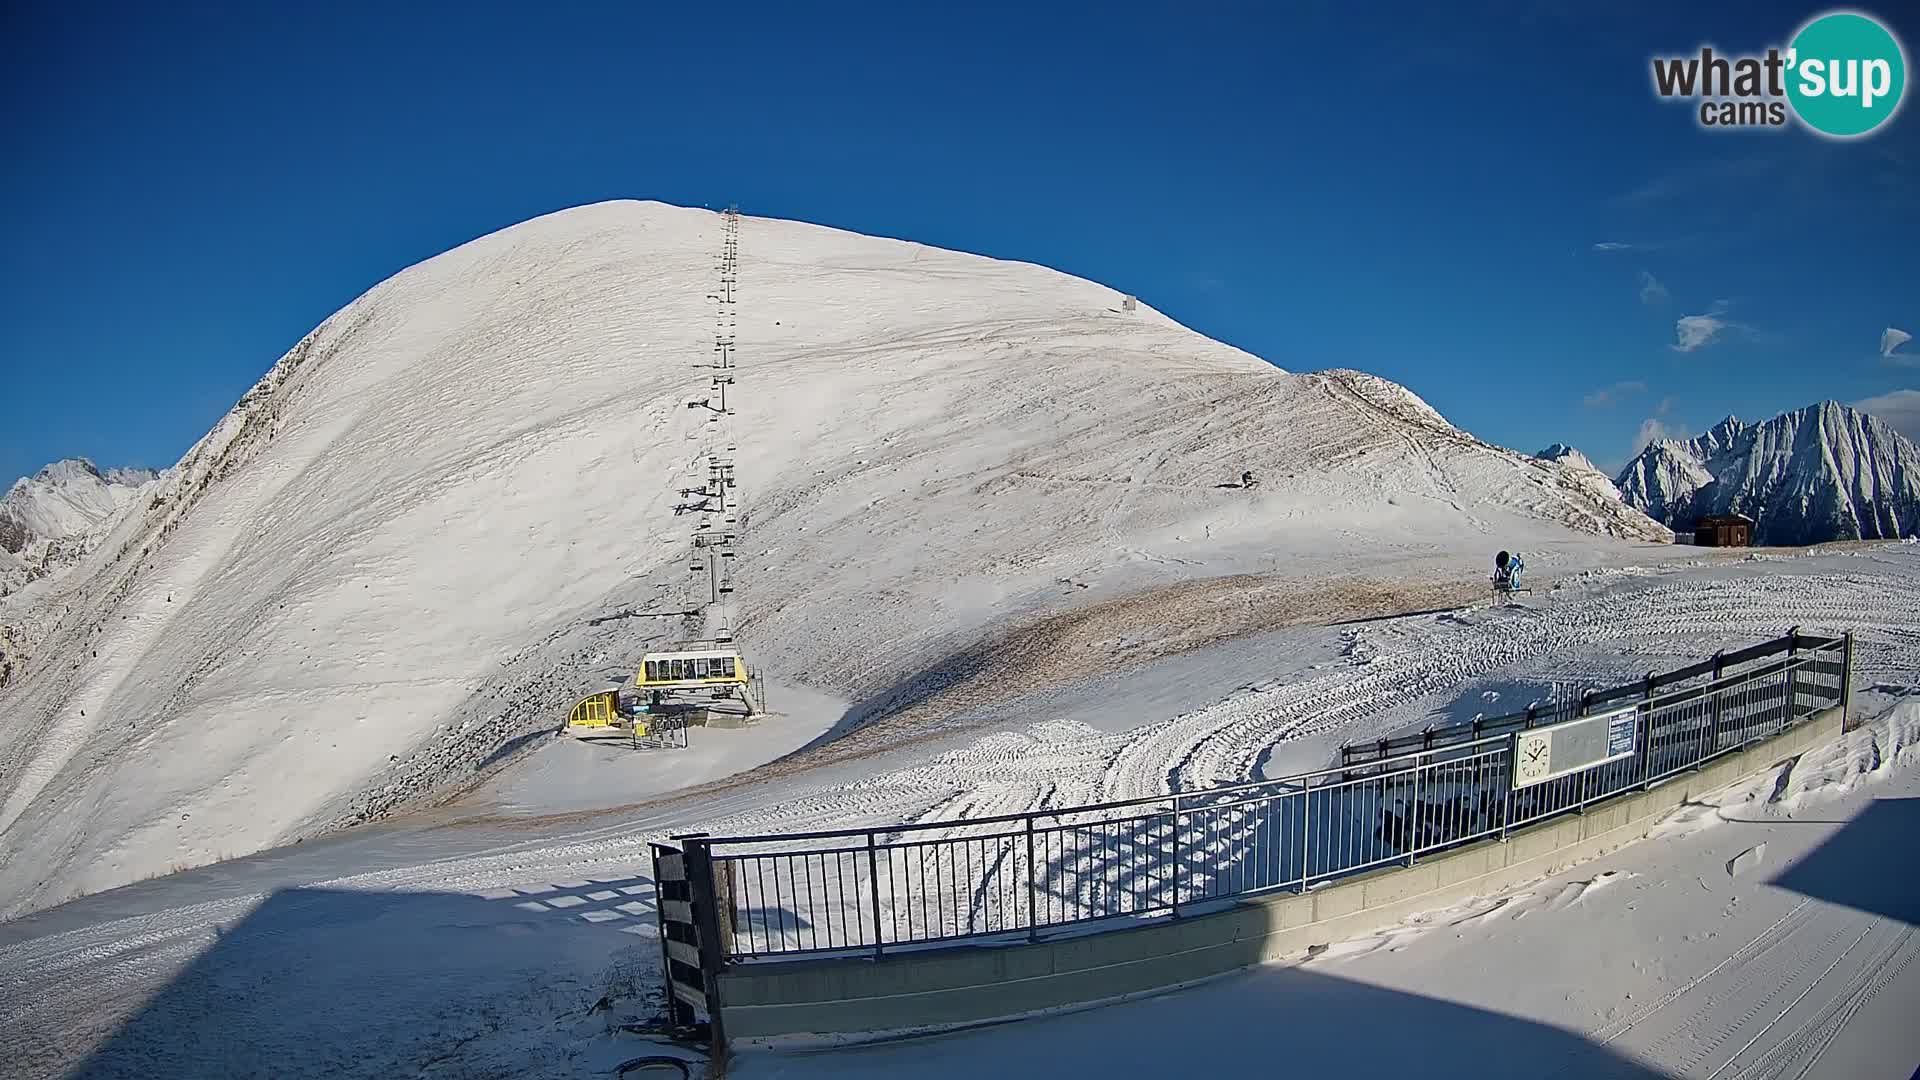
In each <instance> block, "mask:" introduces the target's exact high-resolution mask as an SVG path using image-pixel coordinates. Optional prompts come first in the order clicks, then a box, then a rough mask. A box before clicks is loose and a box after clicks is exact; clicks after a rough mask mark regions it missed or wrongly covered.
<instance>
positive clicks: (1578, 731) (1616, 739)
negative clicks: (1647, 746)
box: [1513, 704, 1640, 789]
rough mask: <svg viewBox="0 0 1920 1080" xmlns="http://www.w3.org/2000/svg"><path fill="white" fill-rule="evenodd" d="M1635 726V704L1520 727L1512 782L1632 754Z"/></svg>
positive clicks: (1539, 779)
mask: <svg viewBox="0 0 1920 1080" xmlns="http://www.w3.org/2000/svg"><path fill="white" fill-rule="evenodd" d="M1639 730H1640V706H1639V705H1637V704H1636V705H1624V706H1621V707H1620V708H1618V709H1609V710H1607V711H1606V712H1603V713H1594V714H1593V715H1592V716H1582V717H1579V718H1577V719H1574V720H1568V721H1566V722H1564V723H1559V724H1552V725H1549V726H1547V727H1537V728H1530V729H1528V730H1526V731H1522V732H1520V733H1518V734H1516V735H1515V736H1514V737H1513V786H1514V787H1515V788H1516V789H1518V788H1524V787H1532V786H1533V785H1535V784H1543V783H1545V782H1547V781H1548V780H1554V779H1558V778H1559V777H1562V776H1571V775H1572V774H1574V773H1577V772H1580V771H1582V770H1585V769H1591V768H1593V767H1594V766H1595V765H1605V764H1606V763H1607V762H1609V761H1619V760H1620V759H1621V758H1628V757H1632V756H1633V753H1634V750H1635V749H1636V744H1637V741H1638V734H1639Z"/></svg>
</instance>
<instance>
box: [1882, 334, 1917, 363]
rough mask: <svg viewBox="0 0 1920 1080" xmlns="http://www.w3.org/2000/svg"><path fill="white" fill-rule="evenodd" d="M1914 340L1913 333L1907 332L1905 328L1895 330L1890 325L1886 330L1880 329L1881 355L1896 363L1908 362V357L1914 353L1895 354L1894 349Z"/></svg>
mask: <svg viewBox="0 0 1920 1080" xmlns="http://www.w3.org/2000/svg"><path fill="white" fill-rule="evenodd" d="M1912 340H1913V335H1912V334H1909V333H1907V332H1906V331H1905V330H1895V329H1894V328H1893V327H1891V326H1889V327H1887V328H1886V329H1885V330H1882V331H1880V355H1881V356H1884V357H1886V358H1887V359H1889V360H1892V361H1893V362H1894V363H1896V364H1904V363H1907V362H1908V358H1909V357H1910V356H1912V354H1911V353H1901V354H1900V355H1899V356H1895V355H1894V350H1896V349H1898V348H1899V347H1900V346H1902V345H1905V344H1906V343H1907V342H1909V341H1912Z"/></svg>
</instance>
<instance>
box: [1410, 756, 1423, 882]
mask: <svg viewBox="0 0 1920 1080" xmlns="http://www.w3.org/2000/svg"><path fill="white" fill-rule="evenodd" d="M1426 767H1427V766H1426V762H1425V761H1421V762H1420V763H1418V764H1416V765H1415V766H1414V767H1413V805H1412V806H1410V807H1408V808H1407V809H1408V814H1407V865H1408V866H1412V865H1413V852H1414V849H1415V848H1418V847H1419V846H1420V773H1421V771H1422V770H1423V769H1425V768H1426Z"/></svg>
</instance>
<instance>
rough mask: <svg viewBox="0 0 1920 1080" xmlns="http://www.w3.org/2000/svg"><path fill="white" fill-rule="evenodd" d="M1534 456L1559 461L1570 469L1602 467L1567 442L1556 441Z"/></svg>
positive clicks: (1595, 468)
mask: <svg viewBox="0 0 1920 1080" xmlns="http://www.w3.org/2000/svg"><path fill="white" fill-rule="evenodd" d="M1533 456H1534V457H1537V458H1539V459H1540V460H1542V461H1554V462H1558V463H1560V464H1562V465H1565V466H1566V467H1567V468H1569V469H1583V470H1585V471H1587V472H1600V468H1599V467H1598V466H1596V465H1595V464H1594V463H1593V462H1592V461H1591V460H1589V459H1588V457H1587V455H1585V454H1583V453H1581V452H1580V451H1578V450H1575V449H1574V448H1573V447H1571V446H1568V445H1567V444H1566V443H1554V444H1553V445H1552V446H1549V447H1547V448H1546V449H1545V450H1542V451H1540V452H1539V453H1537V454H1535V455H1533ZM1602 475H1605V474H1604V473H1602Z"/></svg>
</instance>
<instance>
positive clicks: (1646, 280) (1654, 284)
mask: <svg viewBox="0 0 1920 1080" xmlns="http://www.w3.org/2000/svg"><path fill="white" fill-rule="evenodd" d="M1669 299H1670V296H1669V295H1668V293H1667V287H1666V286H1665V285H1662V284H1660V279H1659V278H1657V277H1654V276H1653V275H1652V274H1649V273H1647V272H1646V271H1645V270H1642V271H1640V302H1641V303H1643V304H1664V303H1666V302H1667V301H1668V300H1669Z"/></svg>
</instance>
